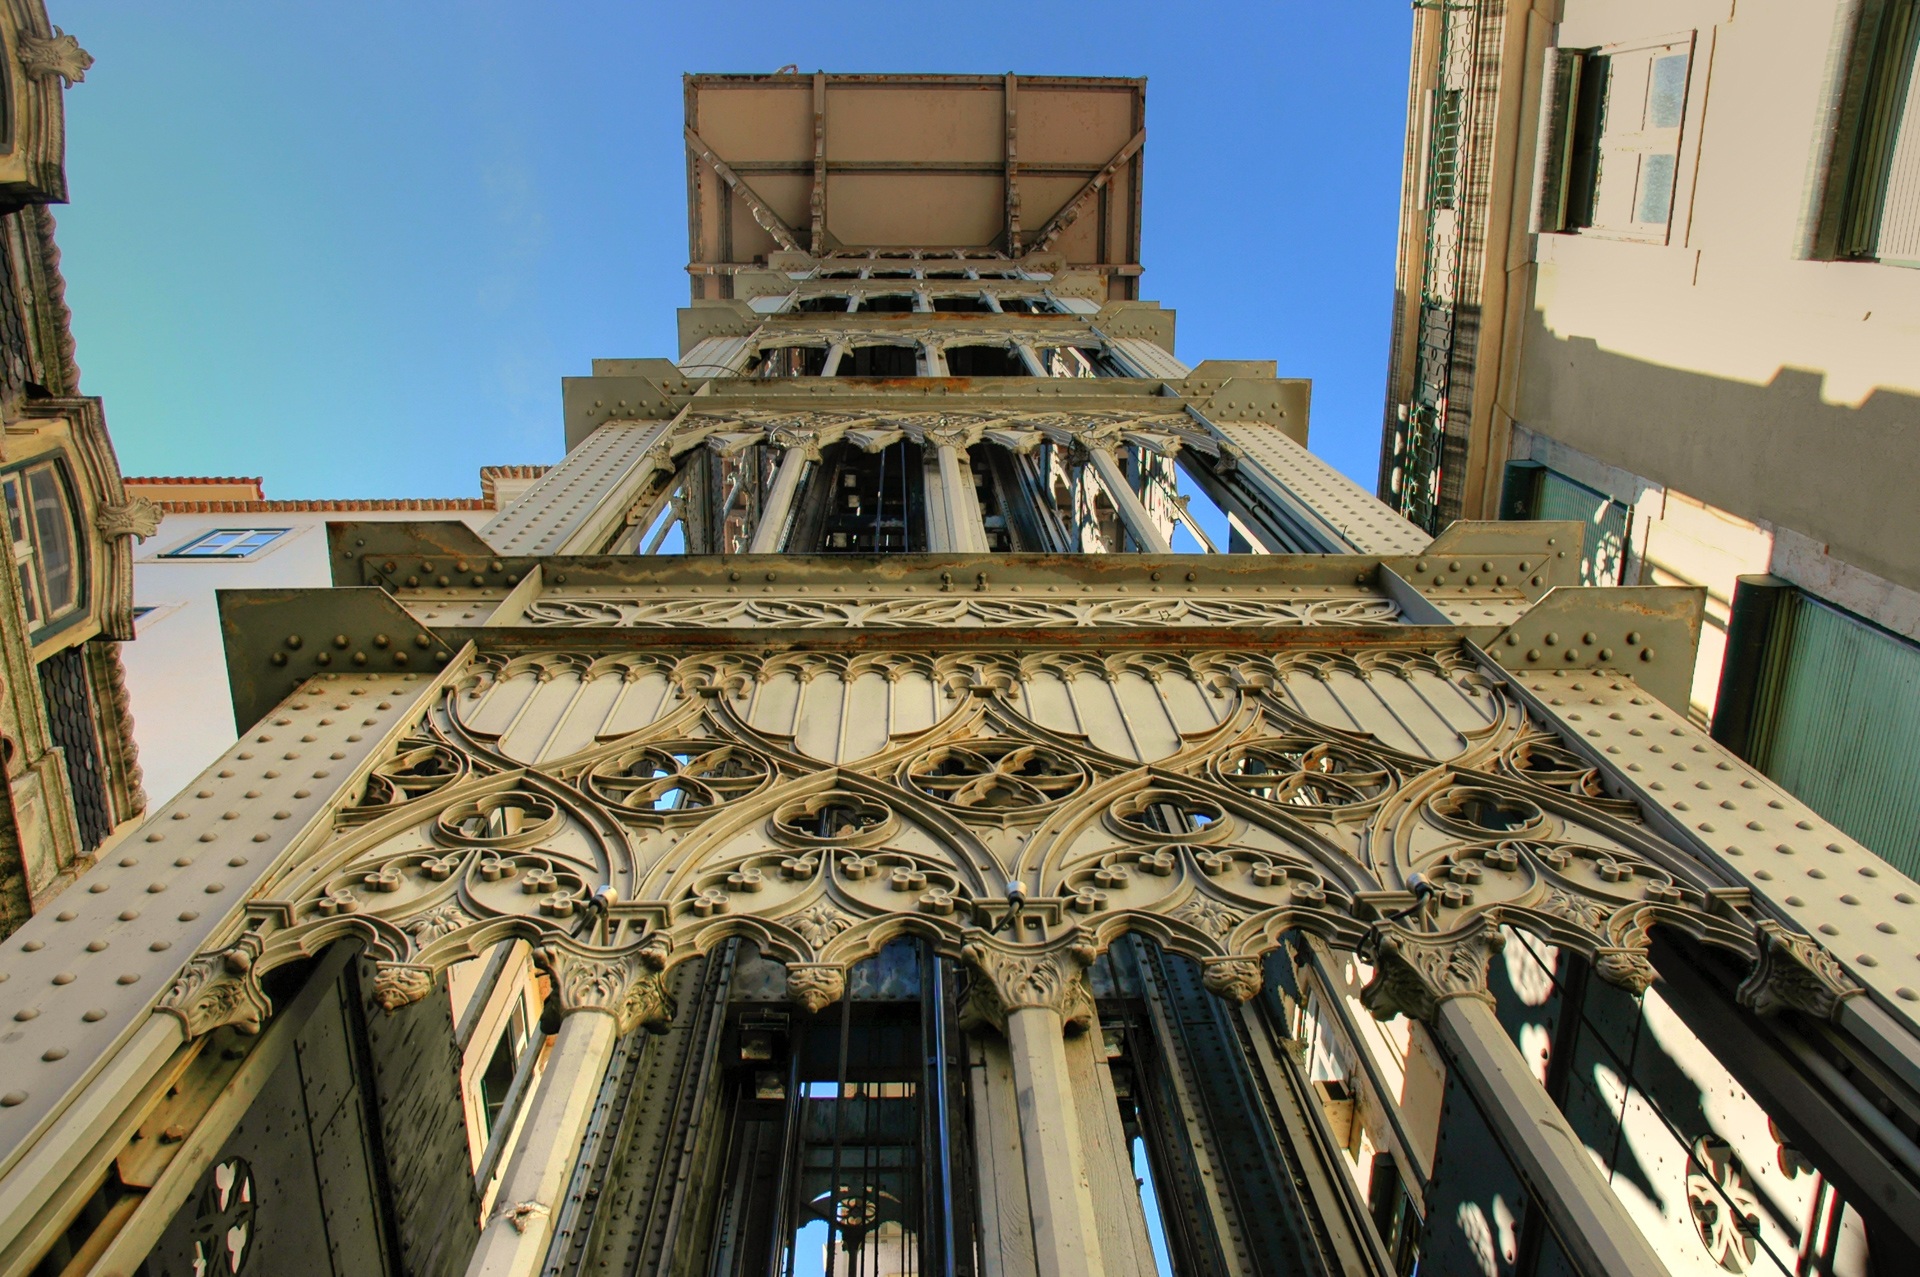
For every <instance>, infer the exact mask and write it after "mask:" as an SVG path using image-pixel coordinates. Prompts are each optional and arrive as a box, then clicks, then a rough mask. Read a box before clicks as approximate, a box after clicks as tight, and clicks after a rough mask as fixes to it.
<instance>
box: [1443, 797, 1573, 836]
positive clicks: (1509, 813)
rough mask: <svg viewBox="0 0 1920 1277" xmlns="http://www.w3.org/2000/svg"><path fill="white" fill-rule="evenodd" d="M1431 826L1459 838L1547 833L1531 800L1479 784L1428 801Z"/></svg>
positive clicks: (1542, 814)
mask: <svg viewBox="0 0 1920 1277" xmlns="http://www.w3.org/2000/svg"><path fill="white" fill-rule="evenodd" d="M1427 815H1428V817H1429V818H1430V819H1431V820H1432V821H1433V823H1434V824H1436V825H1438V826H1439V827H1440V828H1442V829H1444V830H1446V831H1447V832H1448V833H1451V834H1457V835H1459V836H1460V837H1462V838H1485V837H1486V836H1487V835H1488V834H1510V835H1512V836H1514V837H1516V838H1533V837H1540V836H1543V835H1545V834H1546V833H1547V830H1548V821H1547V814H1546V812H1544V811H1542V810H1541V809H1540V807H1539V805H1538V804H1536V803H1534V802H1533V801H1531V800H1530V799H1526V798H1521V797H1518V796H1516V795H1513V794H1505V793H1501V792H1500V791H1499V790H1495V789H1487V788H1484V787H1482V786H1479V785H1455V786H1454V787H1453V788H1452V789H1449V790H1447V791H1445V792H1444V793H1440V794H1436V795H1435V796H1434V797H1432V798H1431V799H1429V800H1428V801H1427Z"/></svg>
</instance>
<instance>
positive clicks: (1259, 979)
mask: <svg viewBox="0 0 1920 1277" xmlns="http://www.w3.org/2000/svg"><path fill="white" fill-rule="evenodd" d="M1200 983H1202V984H1204V985H1206V987H1207V992H1209V993H1212V994H1214V995H1215V996H1217V997H1222V998H1225V999H1227V1001H1229V1002H1251V1001H1253V1000H1254V999H1255V998H1257V997H1259V996H1260V990H1261V989H1262V988H1263V987H1264V986H1265V983H1266V979H1265V973H1264V972H1263V971H1262V969H1261V966H1260V961H1259V959H1257V958H1208V959H1207V960H1206V961H1204V962H1203V963H1202V964H1201V967H1200Z"/></svg>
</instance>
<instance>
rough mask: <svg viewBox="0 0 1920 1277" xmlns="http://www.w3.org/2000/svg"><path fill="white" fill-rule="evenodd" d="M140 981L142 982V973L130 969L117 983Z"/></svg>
mask: <svg viewBox="0 0 1920 1277" xmlns="http://www.w3.org/2000/svg"><path fill="white" fill-rule="evenodd" d="M139 982H140V973H139V972H138V971H129V972H127V973H126V974H125V975H123V976H121V977H120V979H119V980H117V981H116V982H115V983H117V984H138V983H139Z"/></svg>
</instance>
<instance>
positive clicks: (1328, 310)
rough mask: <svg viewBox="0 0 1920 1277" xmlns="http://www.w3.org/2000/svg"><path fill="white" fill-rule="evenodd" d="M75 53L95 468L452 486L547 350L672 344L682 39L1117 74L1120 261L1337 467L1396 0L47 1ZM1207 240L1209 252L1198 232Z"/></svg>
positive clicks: (507, 438)
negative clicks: (103, 453)
mask: <svg viewBox="0 0 1920 1277" xmlns="http://www.w3.org/2000/svg"><path fill="white" fill-rule="evenodd" d="M49 8H50V10H51V12H52V16H53V19H54V21H55V22H58V23H60V24H61V25H62V26H64V27H65V28H66V29H67V30H68V31H70V32H72V33H73V34H74V35H75V36H77V37H78V38H79V40H80V42H81V43H82V44H83V45H84V46H85V47H86V48H87V49H88V51H89V52H91V53H92V54H93V55H94V57H95V58H96V59H97V62H96V63H95V65H94V67H93V69H92V70H91V71H89V72H88V74H87V79H86V82H85V83H84V84H80V85H77V86H75V87H74V88H73V89H72V90H70V91H69V93H68V95H67V130H68V132H67V172H68V176H69V182H70V187H71V194H72V199H73V203H72V204H71V205H70V206H68V207H65V208H60V209H56V210H55V215H56V217H57V218H58V221H59V224H60V234H59V239H60V246H61V250H62V253H63V260H62V268H63V270H64V271H65V273H66V276H67V280H68V298H69V300H70V302H71V303H72V306H73V310H74V331H75V335H76V338H77V341H78V346H79V351H78V360H79V363H80V366H81V369H82V378H81V386H82V389H83V390H84V391H85V392H86V393H88V394H95V395H102V396H104V397H105V399H106V405H107V419H108V423H109V425H110V428H111V429H112V432H113V437H114V441H115V444H116V445H117V447H118V449H119V453H120V459H121V464H122V467H123V469H124V470H125V471H126V473H128V474H232V475H262V476H264V477H265V479H266V485H267V493H268V495H269V496H273V497H349V496H367V497H399V496H462V495H473V494H475V493H476V492H477V491H478V478H477V474H476V471H477V469H478V467H479V466H481V465H487V464H499V463H513V462H538V461H552V460H555V459H557V458H558V457H559V455H560V452H561V449H562V441H561V422H560V378H561V377H563V376H569V375H583V374H585V373H587V372H588V371H589V370H590V368H589V365H590V361H591V360H592V359H594V358H595V357H601V358H621V357H626V358H631V357H641V356H660V357H667V358H671V357H672V356H673V355H674V354H675V353H676V348H675V339H674V309H675V308H676V307H679V306H684V305H686V304H687V298H688V288H687V277H686V274H685V272H684V270H683V267H684V265H685V263H686V259H687V235H686V213H685V204H686V180H685V169H684V158H683V155H684V151H683V144H682V141H681V137H680V122H681V109H682V98H681V83H680V76H681V73H682V72H687V71H716V72H722V71H725V72H753V71H768V72H770V71H773V70H775V69H777V68H779V67H781V66H783V65H785V64H787V63H796V64H798V65H799V67H800V68H801V69H802V70H804V71H813V70H816V69H824V70H828V71H847V72H883V71H919V72H947V73H956V74H967V73H992V74H1000V73H1004V72H1007V71H1014V72H1018V73H1021V74H1030V75H1129V76H1140V75H1143V76H1147V77H1148V78H1149V84H1148V88H1147V146H1146V156H1147V180H1146V197H1145V210H1144V231H1143V238H1144V246H1143V248H1142V258H1143V262H1144V264H1145V266H1146V275H1145V277H1144V278H1143V280H1142V295H1143V296H1145V297H1148V298H1152V299H1155V300H1158V301H1159V302H1161V303H1162V304H1163V305H1166V306H1169V307H1172V308H1174V309H1176V310H1178V312H1179V341H1178V346H1179V354H1180V356H1181V358H1183V359H1185V360H1187V361H1188V362H1189V363H1195V362H1198V361H1199V360H1201V359H1205V358H1228V359H1231V358H1241V359H1276V360H1278V361H1279V370H1280V373H1281V375H1283V376H1304V377H1311V378H1313V380H1314V400H1313V415H1312V442H1313V446H1314V449H1315V450H1316V451H1317V452H1319V453H1321V454H1322V455H1323V456H1326V457H1327V458H1329V459H1330V460H1331V461H1332V462H1333V463H1334V464H1336V465H1338V466H1339V467H1340V468H1341V469H1343V470H1345V471H1346V472H1347V473H1348V474H1350V475H1352V476H1353V477H1354V478H1355V479H1357V480H1358V481H1359V482H1360V483H1361V484H1362V485H1363V486H1365V487H1366V488H1367V489H1369V490H1371V489H1372V487H1373V483H1374V477H1375V457H1376V455H1377V450H1378V447H1379V435H1380V414H1381V405H1382V401H1383V394H1384V390H1383V387H1384V379H1385V372H1386V354H1387V336H1388V325H1389V322H1390V310H1391V302H1392V290H1393V251H1394V225H1395V219H1396V215H1397V204H1398V188H1399V173H1400V152H1401V135H1402V127H1403V120H1404V114H1405V103H1406V67H1407V49H1408V40H1409V33H1410V30H1411V18H1410V16H1409V11H1408V8H1407V5H1406V4H1405V3H1403V2H1390V0H1338V2H1337V3H1332V4H1329V3H1326V2H1325V0H1267V2H1266V3H1257V2H1249V3H1242V4H1206V3H1192V2H1189V3H1184V4H1171V3H1165V2H1161V3H1132V2H1130V0H1126V2H1116V0H1098V2H1092V3H1089V2H1083V3H1079V4H1059V3H1048V2H1046V0H1024V2H1023V3H1019V4H1001V3H995V2H993V0H968V2H964V3H963V2H959V0H949V2H948V3H944V4H938V5H916V4H908V3H904V2H903V0H892V2H891V3H868V2H864V0H862V2H859V3H853V2H849V0H839V2H838V3H830V4H803V3H799V2H798V0H784V2H782V3H778V4H772V3H766V4H761V3H725V2H721V0H707V2H706V3H692V4H672V5H667V4H656V3H632V2H629V3H611V2H600V0H568V2H567V3H564V4H552V5H539V4H527V3H525V2H524V0H515V2H514V3H503V2H501V0H465V2H463V3H457V4H455V3H439V2H436V0H404V2H403V3H393V2H392V0H386V2H385V3H379V4H373V3H365V2H363V0H329V2H328V3H324V4H323V3H320V2H319V0H304V2H302V3H293V2H291V0H194V3H192V4H186V5H173V4H155V3H153V2H152V0H88V2H87V3H84V4H82V3H77V2H76V0H50V3H49ZM1223 245H1231V246H1233V251H1222V248H1221V246H1223Z"/></svg>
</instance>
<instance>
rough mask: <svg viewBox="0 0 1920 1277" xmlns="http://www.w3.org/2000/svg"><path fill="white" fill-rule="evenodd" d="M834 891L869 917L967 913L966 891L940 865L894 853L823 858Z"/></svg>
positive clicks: (857, 852) (851, 852) (851, 851)
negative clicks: (872, 914) (830, 870)
mask: <svg viewBox="0 0 1920 1277" xmlns="http://www.w3.org/2000/svg"><path fill="white" fill-rule="evenodd" d="M826 854H827V855H828V857H829V858H830V860H831V864H832V868H833V877H834V883H835V885H836V886H837V887H838V888H839V890H840V891H842V892H844V893H845V894H846V895H848V896H851V897H852V898H853V899H855V900H857V901H859V902H860V903H862V904H864V905H865V906H867V908H869V909H871V910H872V911H874V912H875V913H907V912H913V913H921V914H929V915H932V916H934V917H941V918H944V917H950V916H952V915H953V914H955V913H961V914H965V913H967V912H968V911H969V910H968V907H967V901H968V899H969V898H970V897H969V896H968V895H967V893H966V889H965V888H964V887H962V886H961V885H960V882H959V880H958V879H957V878H955V877H954V876H953V874H952V873H951V872H950V871H949V870H948V869H947V868H946V867H945V866H943V865H940V864H938V863H935V862H933V861H929V860H927V859H925V858H923V857H920V856H916V855H914V854H912V853H911V852H906V851H900V850H897V849H894V848H878V849H874V850H866V851H863V850H860V849H858V848H848V849H846V850H843V851H833V852H828V853H826Z"/></svg>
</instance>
